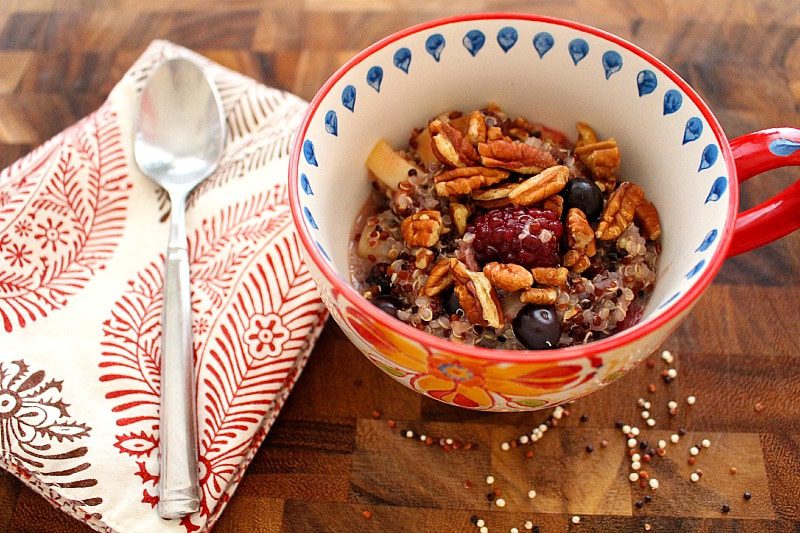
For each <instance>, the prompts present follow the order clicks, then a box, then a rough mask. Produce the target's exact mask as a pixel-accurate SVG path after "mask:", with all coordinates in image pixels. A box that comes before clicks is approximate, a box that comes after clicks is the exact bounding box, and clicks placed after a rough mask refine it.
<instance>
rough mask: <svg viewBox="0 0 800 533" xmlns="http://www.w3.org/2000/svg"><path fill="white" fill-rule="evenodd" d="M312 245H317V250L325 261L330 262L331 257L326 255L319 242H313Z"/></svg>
mask: <svg viewBox="0 0 800 533" xmlns="http://www.w3.org/2000/svg"><path fill="white" fill-rule="evenodd" d="M314 244H316V245H317V250H319V251H320V253H321V254H322V255H324V256H325V259H327V260H328V261H331V256H329V255H328V252H326V251H325V248H323V247H322V245H321V244H320V243H319V241H314Z"/></svg>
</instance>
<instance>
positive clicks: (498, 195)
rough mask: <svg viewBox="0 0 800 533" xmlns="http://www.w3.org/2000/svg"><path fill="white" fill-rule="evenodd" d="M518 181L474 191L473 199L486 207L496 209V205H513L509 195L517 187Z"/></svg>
mask: <svg viewBox="0 0 800 533" xmlns="http://www.w3.org/2000/svg"><path fill="white" fill-rule="evenodd" d="M517 185H518V184H517V183H507V184H505V185H500V186H499V187H494V188H493V189H484V190H480V191H475V192H473V193H472V199H473V200H475V203H476V204H477V205H478V206H480V207H483V208H485V209H494V208H496V207H505V206H507V205H511V200H510V199H509V198H508V195H509V194H511V191H513V190H514V189H515V188H516V187H517Z"/></svg>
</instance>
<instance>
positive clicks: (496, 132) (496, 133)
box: [486, 126, 511, 142]
mask: <svg viewBox="0 0 800 533" xmlns="http://www.w3.org/2000/svg"><path fill="white" fill-rule="evenodd" d="M486 140H487V142H492V141H504V140H505V141H510V140H511V138H510V137H506V136H505V135H503V130H502V129H501V128H500V127H499V126H492V127H491V128H489V129H488V130H487V131H486Z"/></svg>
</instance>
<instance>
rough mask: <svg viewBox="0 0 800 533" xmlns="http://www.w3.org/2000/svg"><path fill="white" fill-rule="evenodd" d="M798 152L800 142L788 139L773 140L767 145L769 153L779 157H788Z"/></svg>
mask: <svg viewBox="0 0 800 533" xmlns="http://www.w3.org/2000/svg"><path fill="white" fill-rule="evenodd" d="M798 150H800V142H797V141H791V140H789V139H775V140H774V141H772V142H770V143H769V151H770V152H772V153H773V154H775V155H777V156H779V157H788V156H790V155H792V154H793V153H795V152H797V151H798Z"/></svg>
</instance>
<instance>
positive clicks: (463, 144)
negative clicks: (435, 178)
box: [428, 120, 480, 167]
mask: <svg viewBox="0 0 800 533" xmlns="http://www.w3.org/2000/svg"><path fill="white" fill-rule="evenodd" d="M428 130H429V131H430V134H431V150H432V151H433V155H434V156H435V157H436V159H438V160H439V161H440V162H442V163H443V164H444V165H447V166H450V167H466V166H473V165H475V164H477V163H478V162H480V155H479V154H478V152H477V151H476V150H475V147H474V146H472V144H471V143H470V142H469V141H468V140H466V139H465V138H464V135H462V134H461V132H460V131H458V130H457V129H456V128H454V127H453V126H451V125H450V124H448V123H446V122H442V121H441V120H434V121H433V122H431V123H430V124H429V125H428Z"/></svg>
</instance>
